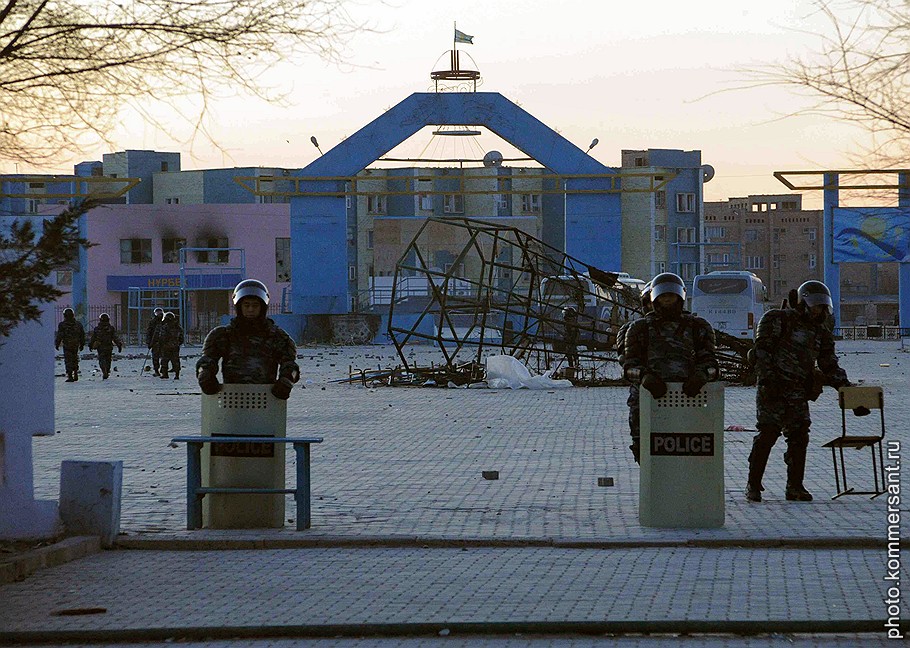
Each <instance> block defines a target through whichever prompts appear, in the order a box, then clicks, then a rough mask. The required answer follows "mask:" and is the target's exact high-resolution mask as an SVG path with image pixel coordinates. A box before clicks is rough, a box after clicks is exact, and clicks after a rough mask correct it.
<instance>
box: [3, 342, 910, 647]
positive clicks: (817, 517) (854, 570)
mask: <svg viewBox="0 0 910 648" xmlns="http://www.w3.org/2000/svg"><path fill="white" fill-rule="evenodd" d="M838 348H839V351H841V352H842V353H843V358H842V362H843V364H844V366H845V367H846V368H847V370H848V371H849V372H850V376H851V378H852V379H854V380H856V379H864V380H865V381H866V382H867V383H875V384H882V385H883V386H884V387H885V392H886V397H885V398H886V414H887V418H888V434H889V437H890V438H893V439H896V440H899V441H900V442H902V443H907V442H908V436H910V429H908V427H910V425H908V423H907V422H908V420H910V404H908V402H907V399H906V398H905V396H906V394H907V393H908V390H907V387H908V378H907V371H906V368H907V361H908V359H910V356H908V355H907V354H905V353H901V352H900V351H899V350H898V345H896V344H890V345H889V344H887V343H880V344H866V345H864V344H863V343H842V344H840V345H839V347H838ZM413 353H414V354H415V357H421V358H426V359H427V363H428V361H429V358H430V357H434V358H435V355H433V356H431V354H433V353H434V352H433V351H432V349H427V348H420V349H415V350H414V351H413ZM300 355H301V356H303V361H302V363H301V364H302V365H303V367H304V377H305V379H306V380H308V381H312V382H310V384H308V388H307V389H306V390H305V391H303V390H301V391H298V392H296V393H295V394H294V396H293V397H292V399H291V401H290V403H289V431H291V430H293V431H294V432H300V433H317V434H320V435H323V436H325V438H326V442H325V443H324V444H322V445H321V446H319V447H317V448H315V449H314V452H313V473H314V474H313V495H314V501H313V504H314V507H313V523H314V527H313V529H311V530H310V531H307V532H304V533H297V532H295V531H293V530H291V528H290V526H288V527H286V528H285V529H283V530H274V531H246V532H231V531H201V532H192V533H190V532H186V531H184V530H182V527H183V524H184V511H185V501H184V491H183V488H184V479H185V473H184V468H185V453H184V451H183V449H182V448H181V449H170V448H168V447H167V442H168V440H169V439H170V438H171V437H172V436H175V435H178V434H194V433H196V432H197V431H198V429H199V401H198V396H197V395H196V393H197V392H198V390H197V389H196V387H195V384H194V383H193V382H191V379H187V380H185V381H180V382H178V383H175V382H173V381H161V380H156V379H152V378H146V377H142V378H140V377H138V375H137V372H138V369H139V366H140V365H141V358H140V359H138V360H136V359H133V360H126V361H118V362H117V363H115V364H116V365H117V366H118V367H119V368H120V370H121V371H122V374H121V375H119V376H118V375H117V374H116V373H115V376H114V379H113V380H109V381H105V382H103V383H102V382H101V381H100V379H99V378H98V377H95V378H94V379H91V378H90V379H88V380H80V381H79V382H78V383H75V384H67V385H64V384H62V382H61V384H60V385H59V386H58V387H59V389H58V391H57V421H58V425H57V427H58V429H59V430H60V434H58V435H57V436H56V437H54V438H47V439H40V438H39V439H36V440H35V444H34V445H35V457H36V460H35V481H36V491H37V493H38V494H39V496H44V497H56V495H57V492H56V491H57V488H58V482H59V476H58V475H59V462H60V461H61V460H62V459H73V458H80V457H82V458H91V459H102V458H107V459H123V460H124V462H125V466H124V501H123V529H124V531H125V532H126V534H127V535H126V536H125V540H126V541H130V546H138V547H142V546H145V547H151V546H153V541H155V540H159V541H162V542H164V543H170V544H165V546H170V547H172V548H173V547H181V546H183V547H184V549H188V548H189V545H188V544H186V542H185V540H186V539H187V538H195V539H199V538H201V539H203V540H211V541H221V542H229V541H234V540H239V541H246V542H248V543H252V544H255V545H258V546H270V545H272V546H279V545H280V543H282V542H283V543H286V544H288V545H289V546H292V545H293V542H294V540H295V539H297V538H304V539H307V540H317V541H318V540H322V541H324V543H325V544H326V545H327V546H323V547H310V548H296V549H293V548H288V549H282V550H275V549H271V550H269V549H263V550H259V551H197V550H183V551H154V550H151V549H148V550H145V551H113V552H110V551H109V552H103V553H101V554H97V555H95V556H92V557H89V558H85V559H82V560H80V561H77V562H74V563H70V564H67V565H63V566H60V567H56V568H53V569H50V570H45V571H42V572H38V573H37V574H35V575H33V576H31V577H30V578H29V579H27V580H26V581H24V582H22V583H16V584H12V585H8V586H5V587H2V588H0V602H2V604H0V631H7V632H9V631H15V630H20V631H23V632H26V633H28V632H31V631H34V633H41V632H46V631H48V630H52V629H59V630H78V629H80V628H82V629H84V630H86V631H89V632H95V633H99V632H100V633H102V634H100V635H97V636H101V637H103V639H104V641H106V642H110V641H112V640H116V639H117V638H118V637H119V638H123V636H122V634H121V635H118V634H116V632H121V633H122V629H124V628H126V629H129V628H133V629H139V628H145V629H157V630H158V631H159V632H160V633H164V634H158V635H154V636H152V635H145V637H146V638H147V639H155V638H157V639H161V638H164V637H167V636H187V635H186V634H181V633H185V632H187V631H188V629H195V631H198V633H199V634H193V635H191V637H194V638H197V639H199V638H202V637H205V636H206V635H205V634H204V633H205V632H207V631H211V632H215V629H216V628H223V627H234V628H240V629H241V630H243V631H244V632H249V633H254V632H256V630H255V628H257V627H258V628H260V629H261V628H263V627H268V628H271V630H270V632H269V633H268V634H269V636H272V637H274V638H275V640H274V641H269V642H260V643H259V644H257V645H286V643H285V642H283V641H282V640H280V637H281V636H283V634H287V635H294V634H297V635H299V636H306V634H307V632H308V631H311V630H312V625H311V624H317V625H319V624H344V628H346V629H347V630H350V631H352V632H353V631H356V630H357V629H358V628H359V629H363V628H370V627H372V628H374V630H375V629H376V628H382V627H384V628H389V627H393V626H394V627H399V628H400V627H403V626H399V625H396V624H410V627H412V628H413V627H417V625H419V624H429V625H427V626H420V627H421V628H423V630H427V631H430V632H435V630H432V628H436V629H438V628H441V627H442V626H441V625H439V624H451V625H452V627H453V628H454V629H455V630H454V631H453V635H459V632H458V630H463V629H465V628H466V627H467V626H469V625H470V624H472V623H480V624H481V625H480V629H482V628H484V627H488V628H491V629H493V631H495V632H497V633H504V634H498V636H496V637H490V638H484V639H483V641H484V642H486V645H496V646H499V645H524V643H526V642H528V640H526V639H525V638H513V637H510V636H509V635H510V634H511V633H512V632H514V631H515V627H513V626H510V625H509V624H510V623H517V624H519V626H518V627H522V628H524V631H528V630H529V629H531V630H533V629H534V628H537V629H538V630H540V631H545V630H546V629H547V628H549V630H546V631H559V632H561V633H569V636H563V637H560V638H559V639H553V638H552V637H540V638H539V639H538V640H535V641H534V643H535V644H538V643H539V644H541V645H543V644H545V643H547V642H550V643H552V644H553V645H560V646H563V645H572V646H574V645H589V642H590V641H593V640H590V639H589V638H587V637H574V638H573V637H572V636H570V635H571V633H573V628H574V632H576V633H577V632H590V631H593V632H597V633H600V634H602V633H603V632H609V631H610V630H609V629H608V628H612V630H613V631H629V630H630V629H632V630H633V631H635V629H637V631H641V629H642V627H643V626H642V625H641V624H643V623H644V624H647V623H651V624H655V623H657V624H660V623H664V624H668V625H664V626H660V627H662V628H665V629H667V631H668V632H678V631H679V630H680V629H685V628H687V627H688V628H689V629H690V630H691V629H694V631H698V632H701V631H704V628H705V627H711V628H713V629H714V630H713V631H714V632H724V631H725V630H724V629H723V628H726V631H730V630H731V628H734V626H735V624H736V623H758V624H759V626H761V627H767V628H769V630H768V631H769V632H773V631H774V628H782V627H785V626H784V625H781V624H786V623H788V622H791V623H795V624H797V626H798V627H802V628H804V629H811V631H812V632H816V633H818V632H822V633H825V634H823V635H818V634H816V635H809V636H802V635H792V634H787V635H786V637H783V639H784V640H785V641H787V642H788V643H792V642H794V640H797V641H796V642H797V643H799V644H800V645H807V646H808V645H819V644H821V643H823V644H824V645H832V644H833V645H857V644H858V643H862V644H863V645H875V644H878V643H883V641H884V634H883V633H880V632H878V633H874V634H866V635H862V636H851V635H843V634H841V635H838V634H836V633H835V632H834V631H836V630H838V628H839V627H838V626H833V625H831V623H832V621H838V620H839V621H842V622H861V623H866V624H868V623H870V622H873V621H875V620H882V619H883V618H884V616H885V610H884V604H883V603H882V600H883V598H884V592H885V590H886V587H885V582H884V581H883V580H882V579H883V577H884V574H885V562H886V559H887V555H886V553H885V551H884V548H883V547H882V546H881V543H882V542H883V540H884V537H885V527H886V524H887V520H886V517H885V506H886V504H885V500H884V498H878V499H876V500H869V499H867V498H866V497H851V498H842V499H840V500H836V501H831V500H829V499H828V497H829V496H830V495H831V494H833V489H834V484H833V475H832V474H831V465H830V455H829V454H827V451H825V450H822V449H820V448H819V447H818V446H819V445H820V444H821V443H822V442H824V441H825V440H827V439H829V438H831V437H833V436H834V435H835V434H837V433H838V432H839V430H840V414H839V410H838V409H837V407H836V403H835V402H834V400H833V397H832V394H831V393H830V392H826V394H825V397H823V399H822V400H820V401H819V402H818V403H816V404H813V406H812V415H813V419H814V421H815V424H814V426H813V430H814V433H813V441H812V448H811V452H810V457H809V465H808V469H807V486H808V487H809V488H810V490H812V491H814V492H815V493H816V496H817V499H816V501H815V502H812V503H808V504H807V503H789V502H785V501H784V500H783V485H784V481H785V477H784V474H785V473H784V466H783V461H782V454H783V450H784V447H783V442H780V445H779V446H778V447H777V448H776V449H775V452H774V454H773V456H772V461H771V464H770V466H769V470H768V473H767V476H766V480H765V485H766V488H767V489H768V490H767V492H766V502H764V503H762V504H760V505H747V503H746V502H745V501H744V500H743V497H742V485H743V483H744V481H745V473H746V457H747V455H748V451H749V445H750V439H751V434H749V433H744V432H730V433H727V434H726V436H725V445H726V462H725V474H726V481H727V483H726V493H727V497H726V506H727V520H726V525H725V527H724V528H722V529H714V530H666V529H648V528H643V527H641V526H639V525H638V520H637V469H636V468H635V466H634V464H633V463H632V462H631V460H630V458H629V453H628V450H627V449H626V446H627V444H628V443H627V440H626V436H627V431H626V423H625V406H624V401H625V390H622V389H611V388H602V389H571V390H565V391H552V392H529V391H518V392H509V391H490V390H460V389H420V388H401V389H390V388H378V389H368V388H363V387H360V386H354V385H339V384H335V383H332V382H330V381H331V380H333V379H337V378H339V377H343V375H344V374H346V370H347V365H348V364H350V363H352V364H354V365H355V366H364V367H367V366H375V365H376V364H382V366H388V365H389V364H393V363H395V362H397V360H395V359H394V358H393V357H392V350H391V349H388V348H380V347H364V348H356V349H344V350H340V349H306V348H305V349H301V350H300ZM189 361H190V363H192V362H193V359H192V358H191V359H190V360H189ZM882 364H887V365H890V366H888V367H882V366H880V365H882ZM726 404H727V410H726V423H727V424H741V425H747V426H751V425H752V424H753V421H754V390H753V389H749V388H730V389H728V391H727V398H726ZM861 458H862V459H863V462H864V463H863V464H862V467H861V469H862V470H863V471H864V473H863V474H865V473H866V472H868V468H867V467H866V466H865V462H866V461H868V458H867V457H861ZM859 459H860V457H851V460H852V461H858V460H859ZM488 469H495V470H499V471H500V479H499V480H498V481H486V480H483V479H482V478H481V476H480V472H481V471H482V470H488ZM288 474H289V476H290V475H292V474H293V473H292V472H291V471H289V473H288ZM859 474H861V473H859V472H858V473H857V475H859ZM602 476H608V477H613V478H614V480H615V486H613V487H607V488H602V487H598V486H597V485H596V483H597V478H598V477H602ZM902 481H903V482H904V483H906V479H905V478H904V479H903V480H902ZM906 501H907V500H906V498H905V499H904V502H906ZM901 508H902V510H903V512H904V517H906V511H907V506H906V504H905V503H904V504H903V505H902V507H901ZM293 515H294V511H293V507H292V501H291V500H288V517H289V518H293ZM832 538H834V539H837V540H838V541H840V542H841V543H842V546H840V547H837V546H832V545H831V544H826V541H827V540H829V539H832ZM377 539H381V540H383V541H384V542H386V544H387V545H388V546H376V547H369V546H361V547H354V546H349V547H345V546H343V542H345V541H357V540H361V541H363V542H369V541H372V540H377ZM782 540H785V541H787V540H789V542H786V543H785V544H786V545H787V546H786V547H782V548H776V547H773V546H761V545H774V544H775V543H779V542H781V541H782ZM395 542H398V546H393V545H394V543H395ZM496 542H526V543H528V544H530V545H532V546H524V547H522V546H510V547H495V546H493V545H495V543H496ZM453 543H456V544H457V543H463V544H466V545H469V546H464V547H461V548H457V547H452V546H451V545H452V544H453ZM800 543H802V544H800ZM446 544H449V545H450V546H448V547H447V546H445V545H446ZM656 544H663V545H665V546H654V545H656ZM423 545H426V547H424V546H423ZM548 545H549V546H548ZM586 545H587V546H586ZM649 545H650V546H649ZM901 578H902V580H903V581H904V582H907V574H906V568H902V571H901ZM81 606H101V607H105V608H106V609H107V612H105V613H104V614H100V615H90V616H52V613H53V612H54V611H59V610H60V609H66V608H73V607H81ZM276 610H277V611H276ZM902 610H903V612H902V617H903V618H904V619H906V618H907V614H906V610H907V606H906V603H905V602H902ZM534 623H537V624H542V625H534ZM586 623H594V624H595V625H588V626H585V629H584V630H582V629H581V627H582V626H583V625H584V624H586ZM699 623H704V624H707V626H704V625H703V626H698V625H697V624H699ZM359 624H366V625H359ZM370 624H373V625H370ZM415 624H417V625H415ZM459 624H464V625H459ZM483 624H487V625H483ZM546 624H550V625H546ZM572 624H576V625H574V626H573V625H572ZM598 624H599V625H598ZM610 624H613V625H610ZM623 624H625V625H623ZM636 624H638V625H636ZM686 624H689V625H688V626H687V625H686ZM725 624H726V625H725ZM775 624H777V625H775ZM800 624H802V625H800ZM338 627H342V626H338ZM118 628H119V629H121V630H117V629H118ZM352 628H353V630H352ZM428 628H429V629H430V630H428ZM509 628H511V629H509ZM308 629H309V630H308ZM477 629H478V628H477V627H475V628H474V630H477ZM734 629H735V628H734ZM841 629H846V628H841ZM238 631H239V630H238ZM792 631H793V628H792V627H791V628H790V629H789V630H788V632H792ZM104 632H108V634H103V633H104ZM168 633H170V634H168ZM363 633H364V634H374V633H372V632H367V631H364V632H363ZM376 633H379V634H381V632H380V631H379V630H376ZM339 634H344V633H341V632H339ZM404 634H407V633H404ZM28 636H31V637H32V639H34V638H35V637H38V636H39V634H32V635H28ZM7 637H8V636H7ZM70 638H72V637H70ZM135 638H136V637H135V636H134V637H131V639H135ZM778 638H781V637H780V635H770V636H767V637H764V638H757V639H754V640H749V641H744V640H743V639H742V638H741V637H736V638H735V639H730V638H729V637H727V638H725V637H699V638H692V639H691V640H690V642H689V645H693V646H702V645H704V646H721V645H724V646H725V645H776V643H777V642H778ZM455 639H458V637H457V636H452V637H447V638H446V639H445V640H446V641H447V642H449V641H451V640H455ZM475 639H480V637H471V638H469V639H460V640H461V641H462V642H464V643H465V644H469V643H470V645H478V642H476V641H475ZM651 639H653V642H652V641H651ZM287 641H290V640H287ZM295 641H296V640H295ZM413 641H414V642H416V643H410V642H409V641H408V640H406V639H402V638H399V639H390V640H388V641H387V642H384V643H383V644H382V645H422V642H426V641H427V639H426V638H423V639H415V640H413ZM668 641H672V640H665V639H662V638H659V637H653V638H647V637H633V638H628V639H622V640H621V643H620V644H619V645H623V646H632V645H634V646H638V645H641V646H650V645H666V643H667V642H668ZM431 643H432V642H431ZM205 645H212V644H211V642H210V643H208V644H205ZM218 645H220V643H219V644H218ZM295 645H303V644H295ZM320 645H332V644H331V643H329V644H323V643H320Z"/></svg>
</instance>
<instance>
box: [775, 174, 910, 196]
mask: <svg viewBox="0 0 910 648" xmlns="http://www.w3.org/2000/svg"><path fill="white" fill-rule="evenodd" d="M829 173H830V174H835V175H837V176H838V183H837V184H833V185H826V184H825V179H824V178H825V175H826V174H829ZM899 173H906V174H908V178H910V169H833V170H830V171H775V172H774V177H775V178H777V179H778V180H780V182H782V183H783V184H784V185H785V186H786V187H787V188H788V189H791V190H793V191H823V190H826V189H838V190H847V189H903V188H907V187H910V182H906V183H904V184H901V183H900V181H897V180H896V181H894V182H886V183H877V184H870V183H856V182H846V183H844V182H842V181H841V177H842V176H848V177H854V176H870V175H887V174H892V175H897V174H899ZM788 176H800V177H802V176H819V177H821V182H820V183H819V184H807V185H801V184H796V182H797V181H796V180H795V179H790V178H789V177H788Z"/></svg>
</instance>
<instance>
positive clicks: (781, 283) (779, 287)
mask: <svg viewBox="0 0 910 648" xmlns="http://www.w3.org/2000/svg"><path fill="white" fill-rule="evenodd" d="M786 290H787V280H786V279H775V280H774V294H775V295H782V294H783V293H784V291H786Z"/></svg>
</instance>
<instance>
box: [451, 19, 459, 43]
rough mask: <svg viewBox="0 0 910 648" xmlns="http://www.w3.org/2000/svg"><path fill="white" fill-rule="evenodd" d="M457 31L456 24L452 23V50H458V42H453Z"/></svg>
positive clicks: (455, 22)
mask: <svg viewBox="0 0 910 648" xmlns="http://www.w3.org/2000/svg"><path fill="white" fill-rule="evenodd" d="M457 31H458V22H457V21H455V20H453V21H452V49H453V50H454V49H458V41H457V40H455V32H457Z"/></svg>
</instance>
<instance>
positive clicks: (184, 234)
mask: <svg viewBox="0 0 910 648" xmlns="http://www.w3.org/2000/svg"><path fill="white" fill-rule="evenodd" d="M86 236H87V238H88V239H89V240H90V241H91V242H92V243H93V244H94V246H93V247H91V248H89V249H88V251H87V253H86V257H87V258H86V263H85V267H86V273H85V286H84V290H85V296H86V304H87V309H86V318H87V322H88V327H89V328H91V327H92V326H94V325H95V323H96V322H97V319H98V316H99V315H100V313H101V312H107V313H109V314H110V316H111V319H112V321H113V322H114V323H115V326H117V327H118V329H120V330H121V331H123V332H124V333H125V334H127V335H128V336H129V338H130V341H131V342H132V343H138V342H139V338H138V334H139V333H140V332H142V331H144V330H145V325H146V323H147V322H148V320H149V318H150V317H151V316H152V309H154V308H155V307H156V306H161V307H162V308H164V309H165V310H170V311H174V312H175V314H178V316H179V317H180V318H181V321H182V322H183V324H184V328H185V329H186V331H187V333H188V336H189V340H193V341H195V340H197V339H199V338H201V337H203V336H204V335H205V334H206V333H207V332H208V331H209V330H210V329H211V328H212V327H214V326H217V325H218V324H220V322H221V319H222V316H224V315H228V314H232V313H233V309H232V306H231V303H230V295H231V290H232V289H233V287H234V285H235V284H236V283H237V282H238V281H240V280H241V279H244V278H254V279H259V280H260V281H262V282H264V283H265V284H266V285H267V286H268V288H269V292H270V294H271V298H272V299H271V307H270V312H272V313H276V312H280V308H281V301H282V293H283V290H284V289H285V288H286V287H287V286H288V285H289V282H290V272H291V259H290V217H289V209H288V205H287V204H196V205H180V204H176V205H148V204H139V205H120V204H117V205H104V206H102V207H98V208H96V209H93V210H92V211H91V212H89V213H88V214H87V232H86ZM182 248H188V249H187V250H185V251H184V252H183V253H182V254H181V252H180V250H181V249H182ZM193 248H207V249H206V250H193ZM68 280H69V281H70V282H71V284H72V286H71V289H72V290H80V289H83V288H82V287H81V286H80V278H79V276H78V273H77V275H76V277H75V278H73V276H72V274H70V275H69V277H68V276H67V272H66V271H60V272H58V273H57V285H58V287H59V288H61V289H62V290H69V289H70V287H68V286H67V285H66V284H67V281H68ZM181 286H184V289H183V290H181ZM70 302H71V297H70V295H64V296H63V297H62V298H61V299H60V300H59V301H58V311H59V310H62V308H63V307H65V306H68V305H70Z"/></svg>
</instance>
